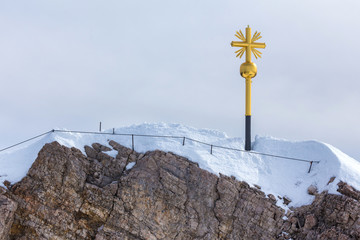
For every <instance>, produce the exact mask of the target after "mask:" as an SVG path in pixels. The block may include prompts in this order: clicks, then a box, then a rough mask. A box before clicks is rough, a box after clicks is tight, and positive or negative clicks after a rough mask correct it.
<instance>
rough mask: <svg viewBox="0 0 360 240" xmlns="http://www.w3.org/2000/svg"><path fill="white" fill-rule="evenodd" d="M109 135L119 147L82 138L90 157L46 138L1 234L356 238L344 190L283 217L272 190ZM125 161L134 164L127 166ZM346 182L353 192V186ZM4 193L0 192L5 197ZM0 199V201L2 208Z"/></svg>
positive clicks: (355, 211)
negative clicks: (89, 142)
mask: <svg viewBox="0 0 360 240" xmlns="http://www.w3.org/2000/svg"><path fill="white" fill-rule="evenodd" d="M109 144H110V145H111V146H112V147H113V148H114V149H116V150H117V151H118V154H117V157H116V158H113V157H111V156H109V155H107V154H105V153H103V151H102V150H101V148H102V147H101V146H99V145H94V144H93V147H94V148H92V147H89V146H87V147H85V152H86V154H87V157H86V156H84V155H83V154H82V153H81V152H80V151H79V150H77V149H75V148H71V149H70V148H66V147H64V146H61V145H60V144H58V143H56V142H54V143H51V144H46V145H45V146H44V147H43V149H42V150H41V151H40V152H39V155H38V158H37V159H36V161H35V162H34V163H33V165H32V167H31V168H30V170H29V172H28V174H27V176H26V177H25V178H24V179H22V180H21V181H20V182H18V183H16V184H15V185H13V186H12V187H11V188H10V192H8V194H10V195H11V200H12V201H13V202H14V203H15V204H16V203H17V204H18V207H17V208H16V207H13V208H11V209H12V210H9V209H8V208H6V211H7V212H8V213H10V214H8V216H9V217H10V218H9V219H10V224H9V221H8V220H6V221H7V222H8V225H7V226H9V227H10V225H11V218H12V217H11V212H12V214H13V215H12V216H14V222H13V224H12V225H11V230H10V233H9V234H8V232H9V231H8V230H6V231H5V232H4V231H3V232H4V233H3V236H1V235H0V237H3V239H6V238H7V237H9V238H10V239H41V240H42V239H79V240H81V239H97V240H105V239H179V240H180V239H242V240H250V239H264V240H267V239H290V238H293V239H358V238H360V216H359V210H360V204H359V202H358V201H356V200H355V199H353V198H350V197H347V196H345V195H332V194H327V193H326V192H323V193H320V194H317V195H316V196H315V200H314V202H313V203H312V204H311V205H308V206H303V207H300V208H296V209H292V211H290V212H289V213H288V214H287V217H288V219H287V218H284V210H283V209H281V208H279V207H278V206H277V205H276V204H275V201H276V198H275V197H274V196H273V195H270V194H269V195H268V197H266V196H265V194H264V193H263V192H262V191H260V190H259V189H256V188H252V187H250V186H249V184H247V183H246V182H240V181H237V180H236V179H235V178H234V177H228V176H224V175H221V174H220V176H219V177H218V176H216V175H214V174H212V173H209V172H207V171H205V170H203V169H200V168H199V167H198V164H197V163H194V162H191V161H189V160H188V159H186V158H184V157H181V156H178V155H176V154H173V153H165V152H162V151H153V152H147V153H145V154H141V155H140V154H138V153H136V152H134V151H132V150H131V149H129V148H126V147H123V146H121V145H120V144H118V143H116V142H114V141H110V142H109ZM95 148H96V149H98V150H96V149H95ZM86 149H87V151H86ZM99 150H100V151H99ZM94 153H96V155H92V154H94ZM129 162H135V163H136V164H135V166H134V167H133V168H131V169H129V170H125V166H126V164H128V163H129ZM342 186H343V185H342ZM344 186H345V185H344ZM339 188H340V186H339ZM342 189H347V190H346V191H344V192H346V193H348V192H349V189H350V190H351V191H350V193H351V194H350V195H351V196H353V195H354V189H351V188H349V187H346V188H345V187H342ZM0 190H1V189H0ZM0 192H1V194H0V197H1V196H5V195H4V194H3V193H2V192H3V191H0ZM355 193H356V191H355ZM355 195H356V194H355ZM0 199H1V198H0ZM274 199H275V201H274ZM283 200H284V201H290V200H289V199H287V198H286V197H284V198H283ZM2 206H3V205H2V204H1V200H0V211H2V210H1V209H2V208H1V207H2ZM14 212H15V213H14ZM3 216H7V215H5V214H1V215H0V224H2V222H1V221H2V220H1V219H2V217H3ZM7 219H8V218H7ZM9 227H8V228H7V229H9ZM0 234H1V225H0ZM333 237H335V238H333ZM0 240H2V239H1V238H0Z"/></svg>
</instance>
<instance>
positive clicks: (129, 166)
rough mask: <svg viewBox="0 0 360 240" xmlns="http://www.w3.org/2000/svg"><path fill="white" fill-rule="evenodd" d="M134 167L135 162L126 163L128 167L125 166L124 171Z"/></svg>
mask: <svg viewBox="0 0 360 240" xmlns="http://www.w3.org/2000/svg"><path fill="white" fill-rule="evenodd" d="M134 166H135V162H131V163H128V165H126V170H130V169H132V168H133V167H134Z"/></svg>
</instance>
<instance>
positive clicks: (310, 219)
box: [304, 214, 317, 230]
mask: <svg viewBox="0 0 360 240" xmlns="http://www.w3.org/2000/svg"><path fill="white" fill-rule="evenodd" d="M316 224H317V219H316V217H315V215H314V214H309V215H307V216H306V218H305V225H304V228H305V230H310V229H312V228H313V227H315V225H316Z"/></svg>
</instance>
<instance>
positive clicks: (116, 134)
mask: <svg viewBox="0 0 360 240" xmlns="http://www.w3.org/2000/svg"><path fill="white" fill-rule="evenodd" d="M54 132H61V133H79V134H93V135H113V136H129V137H131V148H132V150H133V151H134V150H135V139H134V138H135V137H150V138H172V139H181V140H182V145H183V146H184V145H185V142H186V141H187V140H188V141H192V142H196V143H199V144H203V145H206V146H209V147H210V149H209V151H210V154H213V150H214V148H219V149H225V150H230V151H237V152H244V153H247V154H254V155H261V156H268V157H273V158H280V159H286V160H291V161H299V162H306V163H309V164H310V167H309V170H308V173H310V171H311V168H312V165H313V163H320V161H318V160H309V159H301V158H294V157H286V156H280V155H275V154H269V153H261V152H256V151H246V150H244V149H237V148H230V147H224V146H220V145H214V144H210V143H206V142H202V141H199V140H196V139H192V138H188V137H184V136H170V135H151V134H150V135H148V134H131V133H116V132H115V129H114V128H113V131H112V132H87V131H70V130H55V129H53V130H51V131H48V132H45V133H42V134H39V135H37V136H35V137H32V138H29V139H26V140H24V141H21V142H19V143H16V144H14V145H11V146H9V147H6V148H3V149H0V152H2V151H5V150H7V149H10V148H13V147H16V146H18V145H21V144H23V143H26V142H29V141H31V140H34V139H36V138H39V137H42V136H44V135H47V134H51V133H54Z"/></svg>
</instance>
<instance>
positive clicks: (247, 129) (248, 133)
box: [245, 116, 251, 151]
mask: <svg viewBox="0 0 360 240" xmlns="http://www.w3.org/2000/svg"><path fill="white" fill-rule="evenodd" d="M245 117H246V118H245V150H246V151H251V116H245Z"/></svg>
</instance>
